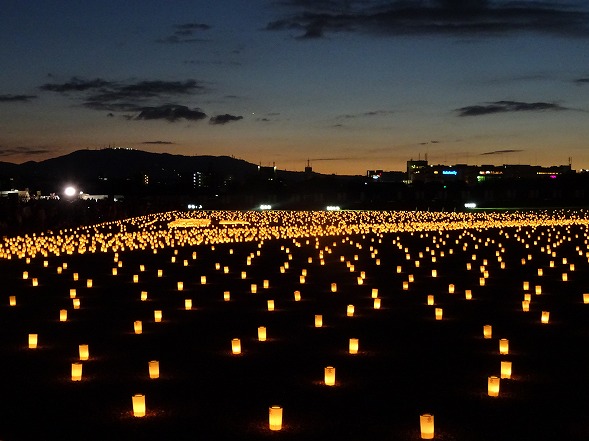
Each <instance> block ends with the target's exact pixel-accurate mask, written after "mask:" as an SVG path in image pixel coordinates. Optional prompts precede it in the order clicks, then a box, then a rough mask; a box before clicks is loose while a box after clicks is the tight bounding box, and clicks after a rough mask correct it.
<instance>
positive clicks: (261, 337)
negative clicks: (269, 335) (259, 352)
mask: <svg viewBox="0 0 589 441" xmlns="http://www.w3.org/2000/svg"><path fill="white" fill-rule="evenodd" d="M258 340H259V341H266V327H265V326H259V327H258Z"/></svg>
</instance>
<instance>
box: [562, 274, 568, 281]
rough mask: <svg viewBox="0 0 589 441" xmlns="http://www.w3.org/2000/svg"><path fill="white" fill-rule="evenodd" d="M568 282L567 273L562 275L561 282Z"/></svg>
mask: <svg viewBox="0 0 589 441" xmlns="http://www.w3.org/2000/svg"><path fill="white" fill-rule="evenodd" d="M568 280H569V275H568V274H567V273H562V281H563V282H567V281H568Z"/></svg>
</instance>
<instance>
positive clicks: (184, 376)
mask: <svg viewBox="0 0 589 441" xmlns="http://www.w3.org/2000/svg"><path fill="white" fill-rule="evenodd" d="M524 231H525V230H524ZM524 231H522V232H521V233H520V236H521V235H523V233H524ZM529 231H531V230H529ZM547 231H548V229H547V228H538V229H536V234H535V235H536V236H537V235H538V234H540V233H541V232H547ZM560 231H561V232H563V233H564V231H565V230H564V228H561V229H560ZM505 232H508V233H509V238H506V237H505ZM514 232H515V230H514V229H504V231H503V233H501V234H500V233H499V232H498V231H497V230H488V231H480V232H477V231H473V233H474V237H475V238H476V240H478V239H479V238H481V239H483V240H482V242H481V243H478V242H477V243H478V246H479V249H478V250H473V246H474V244H475V242H474V239H473V238H472V237H470V236H465V237H461V238H459V235H460V233H461V232H456V231H449V232H448V233H447V234H448V235H449V236H450V237H449V238H448V239H446V242H447V244H446V245H445V246H444V245H441V247H440V250H443V249H445V256H444V257H443V258H441V257H440V256H439V250H438V251H437V252H436V255H437V260H438V261H437V262H436V263H432V262H431V259H429V258H428V253H426V252H425V248H426V247H430V248H433V247H435V244H434V243H433V240H432V237H434V236H435V237H437V241H438V243H439V241H440V237H442V238H445V237H444V236H445V235H446V232H444V233H442V236H440V235H439V234H438V233H429V236H428V237H420V235H419V234H415V235H413V236H411V235H409V234H399V235H397V234H394V235H384V236H383V237H382V243H378V240H379V238H378V237H376V236H366V237H365V238H362V237H361V236H352V237H351V238H350V239H351V241H352V242H353V244H351V243H350V242H349V241H347V242H346V243H342V238H341V237H337V238H321V239H320V248H322V249H323V248H324V247H325V246H329V247H330V248H331V249H332V250H333V252H332V253H331V254H328V253H327V252H325V258H326V262H325V265H324V266H320V265H319V263H318V250H317V249H315V240H314V239H311V240H310V244H309V245H307V244H305V240H302V241H301V242H300V243H301V246H300V247H296V246H295V245H294V244H293V241H292V240H288V241H287V240H276V241H267V242H265V243H264V244H263V246H262V248H261V256H260V257H256V258H254V259H253V262H252V266H246V257H247V256H248V255H249V254H250V252H255V251H256V250H258V247H257V244H256V243H249V244H248V243H246V244H239V245H237V244H233V245H217V246H216V248H215V250H212V249H211V247H210V246H206V247H205V246H202V247H191V248H188V247H186V248H178V255H177V263H171V256H172V255H173V250H172V249H166V250H160V251H159V253H158V254H156V255H154V254H153V253H152V252H151V251H143V252H137V251H134V252H127V253H120V259H121V260H122V262H123V267H122V268H119V275H118V276H112V275H111V271H112V268H113V267H114V266H115V265H116V264H115V263H114V262H113V254H112V253H109V254H85V255H76V256H60V257H52V258H49V259H48V260H49V266H48V267H47V268H44V267H43V260H44V259H43V258H37V259H34V260H33V261H32V262H31V263H30V264H28V265H27V264H25V263H24V261H15V260H11V261H2V262H0V273H1V285H0V303H1V306H0V361H1V363H0V400H1V404H0V439H3V440H30V439H62V440H69V439H100V440H103V439H109V440H113V439H132V440H142V439H160V440H183V439H203V440H225V439H227V440H230V439H231V440H259V439H276V440H278V439H281V440H385V439H389V440H417V439H419V415H420V413H426V412H427V413H433V414H434V416H435V426H436V437H435V439H440V440H469V441H476V440H481V441H482V440H485V441H496V440H502V441H509V440H538V441H540V440H586V439H589V419H588V418H587V415H588V414H589V399H588V398H587V397H588V396H589V380H588V374H589V357H588V356H587V354H588V353H589V345H588V342H589V305H584V304H583V303H582V293H583V292H589V271H588V263H587V257H584V256H579V255H578V252H577V251H576V250H575V247H576V246H580V247H581V248H580V249H581V250H582V252H583V253H585V252H586V251H587V245H586V244H585V243H584V241H586V229H585V228H582V227H571V228H570V233H569V236H570V237H572V240H571V242H566V241H565V242H564V243H562V244H561V245H560V246H559V247H557V248H556V253H557V255H556V257H554V258H553V257H549V256H547V255H546V253H541V252H540V246H544V245H545V243H546V237H547V235H546V234H545V235H544V236H543V237H542V238H541V239H540V240H539V242H538V244H537V245H533V240H534V238H532V239H528V238H526V242H527V243H528V244H529V246H530V248H529V249H526V248H524V245H523V244H522V243H520V242H517V241H516V238H515V237H514ZM575 234H578V238H575V237H574V235H575ZM397 236H399V237H400V238H401V243H402V245H403V247H405V246H406V247H409V252H410V253H411V261H407V260H406V258H405V252H404V251H403V250H399V249H398V248H397V246H396V245H393V244H392V241H393V239H395V238H396V237H397ZM554 236H555V234H554V233H552V238H553V239H554ZM487 237H489V238H491V239H495V243H488V246H485V240H486V238H487ZM456 239H459V241H460V245H456V244H455V243H454V241H455V240H456ZM371 240H374V242H372V241H371ZM334 241H335V242H336V243H337V246H335V247H334V246H332V244H333V242H334ZM499 242H501V244H502V246H504V247H505V253H504V254H503V260H504V261H505V262H506V269H504V270H502V269H500V267H499V265H500V264H499V263H498V262H497V257H496V256H495V253H496V251H497V250H498V249H500V247H499V245H498V243H499ZM356 243H360V244H362V249H358V248H357V247H356ZM463 243H468V244H469V247H468V249H467V250H466V251H463V249H462V245H463ZM281 246H285V247H289V248H290V251H291V253H292V255H293V258H292V261H289V264H290V268H289V269H288V270H287V271H286V273H285V274H281V273H280V271H279V267H280V266H281V265H283V264H284V262H286V261H288V258H287V255H286V253H285V251H283V250H281V249H280V248H281ZM370 246H374V247H375V248H377V249H378V255H376V256H375V257H376V258H380V260H381V264H380V265H376V263H375V258H372V257H371V256H370V250H369V248H370ZM450 247H451V248H453V249H454V254H452V255H450V254H449V252H448V248H450ZM229 249H233V251H234V253H233V254H229ZM193 251H197V253H198V257H197V259H196V260H192V257H191V256H192V252H193ZM420 251H422V252H424V255H425V256H426V257H424V258H421V259H420V261H421V266H420V267H419V268H415V265H414V260H416V259H417V258H418V257H417V254H418V253H419V252H420ZM473 253H476V254H477V260H476V261H473V260H471V259H472V258H471V256H472V254H473ZM342 254H343V255H345V256H346V260H351V261H352V263H354V265H355V272H354V273H352V272H350V271H349V270H348V269H347V267H346V264H345V263H344V262H340V256H341V255H342ZM355 254H357V255H358V261H353V256H354V255H355ZM528 254H532V256H533V260H532V261H528V262H526V264H525V265H522V264H521V258H522V257H526V256H527V255H528ZM308 257H312V258H313V263H308V261H307V259H308ZM563 257H567V258H568V263H574V264H575V265H576V271H574V272H571V271H570V270H569V267H568V264H567V265H563V264H562V258H563ZM484 258H486V259H488V265H487V267H486V268H487V269H488V271H489V272H490V278H489V279H487V283H486V285H485V286H483V287H481V286H479V276H480V271H479V266H480V265H482V259H484ZM184 259H188V261H189V266H187V267H185V266H183V260H184ZM550 260H554V261H555V268H549V261H550ZM469 261H470V262H472V264H473V269H472V270H471V271H467V270H466V262H469ZM63 262H68V269H67V270H64V271H63V274H61V275H58V274H57V272H56V268H57V267H58V266H61V265H62V263H63ZM216 262H220V263H221V267H223V266H225V265H227V266H229V268H230V273H229V274H223V271H222V270H221V271H217V270H215V263H216ZM140 264H145V266H146V271H145V272H140V271H139V265H140ZM397 265H402V267H403V271H402V273H401V274H397V273H396V266H397ZM539 267H542V268H544V276H543V277H538V276H537V268H539ZM303 268H306V269H307V270H308V276H307V278H306V283H305V284H304V285H300V284H299V275H300V274H301V270H302V269H303ZM432 268H436V269H437V270H438V277H437V278H432V277H431V269H432ZM157 269H163V270H164V277H163V278H157ZM23 270H28V272H29V277H31V278H32V277H38V278H39V286H38V287H32V286H31V280H30V279H29V280H22V272H23ZM241 271H247V273H248V278H247V279H246V280H242V279H241V277H240V273H241ZM360 271H366V280H365V281H364V284H363V285H361V286H358V285H357V281H356V278H357V277H358V276H359V272H360ZM74 272H78V273H79V275H80V280H79V281H78V282H74V281H73V280H72V273H74ZM563 272H568V274H569V281H568V282H562V281H561V274H562V273H563ZM133 274H139V277H140V281H139V283H137V284H134V283H132V277H133ZM408 274H413V275H414V276H415V282H414V283H412V284H411V286H410V289H409V290H408V291H403V290H402V282H403V281H404V280H407V278H408ZM201 275H206V276H207V281H208V283H207V284H206V285H201V284H200V276H201ZM87 278H92V279H93V282H94V287H93V288H90V289H89V288H86V279H87ZM264 279H268V280H269V281H270V288H269V289H267V290H265V289H262V282H263V280H264ZM179 280H182V281H184V283H185V291H183V292H178V291H177V289H176V282H177V281H179ZM523 280H528V281H530V285H531V287H532V289H533V287H534V286H535V285H536V284H541V285H542V288H543V293H542V295H540V296H536V295H533V294H532V303H531V306H530V312H528V313H524V312H522V311H521V300H522V299H523V295H524V291H523V289H522V281H523ZM332 282H337V284H338V292H337V293H331V292H330V284H331V283H332ZM251 283H257V284H258V293H257V294H251V293H250V284H251ZM449 283H454V284H455V285H456V293H455V294H453V295H452V294H448V284H449ZM74 287H75V288H77V292H78V297H79V298H80V299H81V305H82V306H81V309H80V310H73V308H72V306H71V300H70V298H69V289H70V288H74ZM374 287H377V288H378V289H379V296H380V297H381V298H382V309H381V310H374V309H373V308H372V299H371V289H372V288H374ZM465 289H472V291H473V297H474V299H473V300H470V301H468V300H465V299H464V290H465ZM143 290H146V291H148V297H149V298H148V300H147V301H146V302H142V301H140V293H141V291H143ZM226 290H230V291H231V297H232V299H231V301H230V302H224V301H223V291H226ZM295 290H300V291H301V294H302V298H303V300H302V301H301V302H295V301H294V299H293V292H294V291H295ZM428 294H434V295H435V299H436V306H438V307H443V308H444V319H443V320H442V321H436V320H434V307H433V306H427V305H426V297H427V295H428ZM9 295H16V297H17V306H15V307H10V306H8V296H9ZM185 298H192V299H193V306H194V310H192V311H186V310H184V309H183V307H184V299H185ZM269 298H273V299H275V301H276V311H274V312H269V311H267V309H266V300H267V299H269ZM348 304H354V305H355V306H356V316H354V317H351V318H350V317H346V305H348ZM62 308H67V309H68V321H67V322H65V323H61V322H59V320H58V318H59V310H60V309H62ZM154 309H161V310H163V322H162V323H154V321H153V310H154ZM542 310H549V311H550V314H551V315H550V323H549V324H546V325H543V324H541V323H540V314H541V311H542ZM315 314H323V321H324V325H325V326H324V327H323V328H314V327H313V318H314V315H315ZM135 320H143V330H144V333H143V334H142V335H135V334H134V333H133V322H134V321H135ZM487 323H488V324H492V325H493V338H492V339H491V340H485V339H483V337H482V328H483V325H484V324H487ZM262 325H263V326H266V327H267V330H268V337H269V341H266V342H258V341H257V327H258V326H262ZM31 332H37V333H38V334H39V348H38V349H34V350H32V349H28V348H27V334H28V333H31ZM236 337H238V338H241V342H242V350H243V353H242V355H240V356H234V355H231V352H230V348H231V339H232V338H236ZM350 337H358V338H359V339H360V353H359V354H358V355H349V354H348V352H347V345H348V339H349V338H350ZM500 338H508V339H509V341H510V349H511V352H510V354H509V355H507V356H500V355H499V351H498V348H499V343H498V341H499V339H500ZM81 343H88V344H89V347H90V360H89V361H86V362H83V366H84V367H83V370H84V372H83V381H82V382H79V383H78V382H72V381H71V380H70V366H71V363H72V362H74V361H77V357H78V355H77V354H78V345H79V344H81ZM154 359H156V360H159V361H160V369H161V378H160V379H157V380H150V379H149V376H148V369H147V364H148V361H149V360H154ZM501 360H510V361H512V362H513V377H512V379H511V380H502V381H501V391H500V396H499V397H498V398H490V397H488V396H487V377H488V376H489V375H499V370H500V369H499V367H500V361H501ZM327 365H332V366H335V367H336V386H335V387H327V386H325V385H323V384H322V380H323V368H324V367H325V366H327ZM136 393H143V394H145V395H146V402H147V408H148V415H147V417H146V418H134V417H133V416H132V412H131V397H132V395H133V394H136ZM273 404H278V405H281V406H282V407H283V408H284V428H283V430H282V431H281V432H279V433H275V432H270V431H269V430H268V429H267V427H268V407H269V406H271V405H273Z"/></svg>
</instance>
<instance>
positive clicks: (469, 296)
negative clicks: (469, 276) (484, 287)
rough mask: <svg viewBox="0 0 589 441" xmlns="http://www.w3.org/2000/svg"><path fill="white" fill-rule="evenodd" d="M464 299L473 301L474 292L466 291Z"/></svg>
mask: <svg viewBox="0 0 589 441" xmlns="http://www.w3.org/2000/svg"><path fill="white" fill-rule="evenodd" d="M464 298H465V299H466V300H472V291H471V290H470V289H467V290H466V291H464Z"/></svg>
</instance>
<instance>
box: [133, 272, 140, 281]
mask: <svg viewBox="0 0 589 441" xmlns="http://www.w3.org/2000/svg"><path fill="white" fill-rule="evenodd" d="M133 283H139V275H138V274H133Z"/></svg>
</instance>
